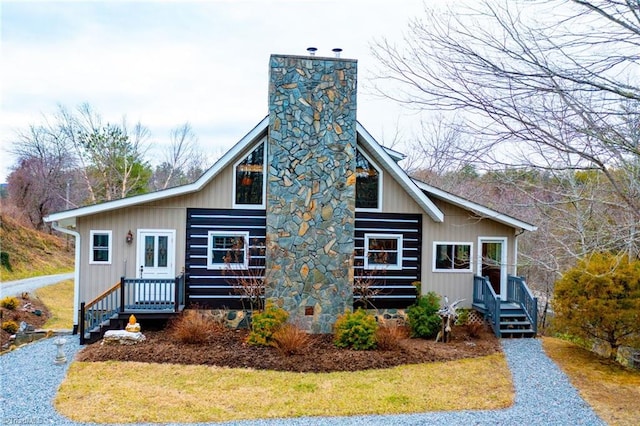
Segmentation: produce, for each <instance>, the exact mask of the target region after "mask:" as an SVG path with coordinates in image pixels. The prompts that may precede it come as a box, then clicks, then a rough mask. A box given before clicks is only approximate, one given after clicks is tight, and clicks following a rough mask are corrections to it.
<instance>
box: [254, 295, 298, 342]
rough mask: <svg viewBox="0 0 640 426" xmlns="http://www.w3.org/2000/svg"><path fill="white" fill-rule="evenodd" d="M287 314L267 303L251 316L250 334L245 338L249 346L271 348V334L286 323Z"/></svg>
mask: <svg viewBox="0 0 640 426" xmlns="http://www.w3.org/2000/svg"><path fill="white" fill-rule="evenodd" d="M288 318H289V314H288V313H287V311H285V310H284V309H282V308H280V307H278V306H276V305H274V304H273V303H272V302H270V301H269V302H267V304H266V306H265V307H264V310H263V311H262V312H258V313H255V314H253V318H252V319H251V332H249V336H248V337H247V343H249V344H250V345H261V346H272V344H273V334H274V333H275V332H276V331H278V330H279V329H280V328H281V327H282V326H283V325H284V323H286V322H287V319H288Z"/></svg>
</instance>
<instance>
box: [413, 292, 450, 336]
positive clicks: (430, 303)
mask: <svg viewBox="0 0 640 426" xmlns="http://www.w3.org/2000/svg"><path fill="white" fill-rule="evenodd" d="M438 310H440V297H439V296H438V295H437V294H436V293H434V292H433V291H430V292H429V293H427V294H425V295H423V296H420V297H418V300H416V303H415V304H414V305H412V306H410V307H409V308H408V309H407V319H408V322H409V328H410V329H411V336H412V337H434V336H435V335H436V334H438V331H439V330H440V326H441V325H442V320H441V318H440V315H438Z"/></svg>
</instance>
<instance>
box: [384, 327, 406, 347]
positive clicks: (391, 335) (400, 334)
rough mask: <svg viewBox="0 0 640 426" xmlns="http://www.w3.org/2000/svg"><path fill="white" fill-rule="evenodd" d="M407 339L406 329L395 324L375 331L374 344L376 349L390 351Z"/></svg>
mask: <svg viewBox="0 0 640 426" xmlns="http://www.w3.org/2000/svg"><path fill="white" fill-rule="evenodd" d="M406 337H407V329H406V328H405V327H400V326H398V325H397V324H395V323H393V324H388V325H383V326H380V327H378V330H377V331H376V344H377V347H378V349H382V350H383V351H392V350H395V349H398V348H399V347H400V341H401V340H402V339H405V338H406Z"/></svg>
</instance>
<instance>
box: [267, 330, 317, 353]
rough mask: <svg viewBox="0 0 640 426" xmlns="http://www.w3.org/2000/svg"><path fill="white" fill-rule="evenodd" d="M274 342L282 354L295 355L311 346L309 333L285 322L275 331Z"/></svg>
mask: <svg viewBox="0 0 640 426" xmlns="http://www.w3.org/2000/svg"><path fill="white" fill-rule="evenodd" d="M272 342H273V343H272V344H273V346H274V347H275V348H276V349H278V351H279V352H280V353H281V354H283V355H293V354H296V353H300V352H303V351H304V350H305V349H307V348H308V347H309V334H307V332H305V331H304V330H300V329H299V328H298V327H296V326H295V325H293V324H284V325H283V326H282V327H280V328H279V329H278V330H277V331H276V332H275V333H273V341H272Z"/></svg>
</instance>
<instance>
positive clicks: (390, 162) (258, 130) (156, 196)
mask: <svg viewBox="0 0 640 426" xmlns="http://www.w3.org/2000/svg"><path fill="white" fill-rule="evenodd" d="M268 126H269V117H268V116H267V117H265V118H264V119H263V120H262V121H260V123H258V125H256V126H255V127H254V128H253V129H252V130H251V131H250V132H249V133H247V134H246V135H245V136H244V137H243V138H242V139H240V141H239V142H238V143H236V144H235V145H234V146H233V147H232V148H231V149H230V150H229V151H227V152H226V153H225V154H224V155H223V156H222V157H221V158H220V159H219V160H218V161H216V163H215V164H214V165H213V166H211V167H210V168H209V169H208V170H207V171H206V172H205V173H204V174H203V175H202V176H200V178H198V180H196V181H195V182H193V183H191V184H188V185H183V186H178V187H175V188H170V189H165V190H162V191H157V192H152V193H149V194H143V195H137V196H133V197H129V198H122V199H119V200H114V201H107V202H104V203H100V204H94V205H91V206H86V207H80V208H77V209H73V210H66V211H62V212H59V213H53V214H51V215H49V216H47V217H46V218H45V219H44V220H45V221H46V222H58V225H59V226H62V227H65V226H72V225H75V219H76V218H78V217H82V216H89V215H93V214H96V213H103V212H107V211H110V210H116V209H120V208H124V207H131V206H135V205H139V204H144V203H148V202H152V201H157V200H162V199H165V198H169V197H175V196H179V195H186V194H190V193H194V192H198V191H200V190H201V189H202V188H203V187H204V186H205V185H207V184H208V183H209V182H210V181H211V180H212V179H214V178H215V177H216V176H217V175H218V174H219V173H220V172H221V171H222V170H224V169H225V168H226V167H227V166H228V165H230V164H232V162H233V161H234V159H235V158H236V157H237V156H238V155H240V153H242V152H243V151H244V150H245V149H247V148H248V147H249V146H251V144H253V143H255V142H256V141H257V140H258V139H259V138H262V137H264V136H265V135H266V132H267V130H268ZM356 131H357V133H358V136H359V138H358V143H360V144H362V145H363V147H364V148H365V149H366V150H367V151H368V152H369V154H370V155H371V156H372V157H373V158H374V159H375V160H376V162H377V163H378V164H379V165H380V166H381V167H382V168H383V169H384V170H385V171H386V172H387V173H390V174H391V175H392V176H393V177H394V178H395V179H396V181H397V182H398V183H399V184H400V186H401V187H402V188H403V189H404V190H405V191H407V193H408V194H409V195H410V196H411V198H413V200H414V201H415V202H416V203H417V204H418V205H419V206H420V207H422V209H423V210H424V211H425V212H426V213H427V215H428V216H429V217H431V219H433V220H434V221H435V222H443V221H444V214H443V213H442V211H441V210H440V209H438V207H437V206H436V205H435V204H434V203H433V201H431V199H430V198H429V196H433V197H436V198H439V199H441V200H444V201H447V202H449V203H451V204H454V205H456V206H458V207H461V208H464V209H466V210H470V211H473V212H475V213H476V214H478V215H480V216H482V217H487V218H490V219H493V220H495V221H497V222H500V223H503V224H506V225H509V226H512V227H514V228H520V229H524V230H527V231H535V230H536V229H537V227H536V226H534V225H531V224H529V223H526V222H523V221H521V220H518V219H515V218H513V217H510V216H507V215H505V214H502V213H499V212H496V211H494V210H491V209H489V208H487V207H485V206H482V205H480V204H477V203H474V202H471V201H469V200H465V199H464V198H461V197H458V196H456V195H453V194H451V193H448V192H446V191H443V190H441V189H438V188H436V187H433V186H431V185H428V184H426V183H424V182H420V181H417V180H413V179H411V178H410V177H409V176H408V175H407V174H406V173H405V172H404V170H402V168H400V166H399V165H398V164H397V161H399V160H402V159H403V158H404V157H403V156H402V154H400V153H399V152H397V151H394V150H390V149H388V148H385V147H383V146H382V145H380V144H379V143H378V142H377V141H376V140H375V139H374V138H373V137H372V136H371V135H370V134H369V132H368V131H367V130H366V129H365V128H364V127H363V126H362V125H361V124H360V123H357V124H356Z"/></svg>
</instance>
